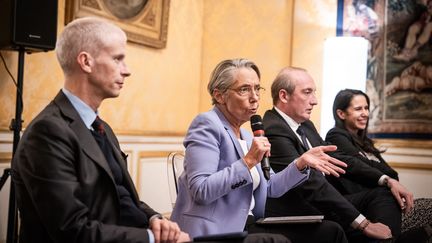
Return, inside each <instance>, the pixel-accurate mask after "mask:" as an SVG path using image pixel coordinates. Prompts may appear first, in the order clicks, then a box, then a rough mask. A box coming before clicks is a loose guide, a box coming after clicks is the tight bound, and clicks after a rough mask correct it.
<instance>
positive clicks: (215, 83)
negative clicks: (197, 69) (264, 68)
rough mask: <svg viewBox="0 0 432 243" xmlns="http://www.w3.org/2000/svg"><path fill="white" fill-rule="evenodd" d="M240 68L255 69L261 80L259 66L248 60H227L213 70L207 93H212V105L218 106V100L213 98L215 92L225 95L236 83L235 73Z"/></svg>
mask: <svg viewBox="0 0 432 243" xmlns="http://www.w3.org/2000/svg"><path fill="white" fill-rule="evenodd" d="M240 68H251V69H253V70H254V71H255V72H256V74H257V75H258V78H259V79H260V78H261V74H260V71H259V69H258V66H257V65H256V64H255V63H254V62H252V61H250V60H247V59H243V58H237V59H227V60H224V61H222V62H220V63H219V64H218V65H217V66H216V67H215V69H214V70H213V72H212V74H211V76H210V81H209V83H208V85H207V91H208V92H209V93H210V96H211V97H212V104H213V105H214V104H217V101H216V99H215V98H214V97H213V91H214V90H216V89H217V90H219V91H220V92H222V93H225V92H226V91H227V90H228V89H229V87H231V85H233V83H234V81H235V80H234V71H235V70H238V69H240Z"/></svg>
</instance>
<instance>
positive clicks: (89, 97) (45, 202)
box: [12, 18, 189, 243]
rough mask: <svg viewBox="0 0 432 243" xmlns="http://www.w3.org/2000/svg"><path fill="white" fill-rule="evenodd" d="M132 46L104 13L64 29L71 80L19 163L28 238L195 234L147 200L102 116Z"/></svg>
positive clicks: (136, 238) (36, 125)
mask: <svg viewBox="0 0 432 243" xmlns="http://www.w3.org/2000/svg"><path fill="white" fill-rule="evenodd" d="M125 49H126V35H125V33H124V32H123V31H122V30H121V29H120V28H118V27H117V26H115V25H112V24H110V23H108V22H106V21H103V20H100V19H97V18H82V19H77V20H75V21H73V22H71V23H69V24H68V25H67V26H66V27H65V29H64V31H63V33H62V34H61V35H60V37H59V39H58V41H57V46H56V53H57V57H58V60H59V63H60V65H61V67H62V69H63V72H64V76H65V83H64V87H63V89H62V90H61V91H60V92H59V93H58V94H57V96H56V97H55V98H54V100H53V101H52V102H51V103H50V104H49V105H48V106H47V107H46V108H45V109H44V110H43V111H42V112H41V113H40V114H39V115H38V116H37V117H36V118H35V119H34V120H33V121H32V122H31V123H30V124H29V126H28V127H27V129H26V130H25V132H24V134H23V137H22V139H21V141H20V143H19V146H18V149H17V151H16V154H15V156H14V160H13V163H12V169H13V174H12V178H13V180H14V183H15V185H16V193H17V202H18V207H19V210H20V216H21V226H20V242H21V243H26V242H44V243H48V242H62V243H64V242H159V241H164V242H165V241H166V242H177V241H188V240H189V236H188V235H187V234H186V233H183V232H182V231H180V229H179V227H178V225H177V224H176V223H174V222H171V221H169V220H167V219H164V218H163V217H162V216H161V215H160V214H158V213H157V212H155V211H154V210H153V209H151V208H150V207H149V206H148V205H146V204H145V203H143V202H141V201H139V198H138V194H137V192H136V190H135V187H134V185H133V183H132V180H131V178H130V176H129V173H128V172H127V167H126V156H125V154H123V153H122V152H121V150H120V147H119V143H118V141H117V139H116V137H115V135H114V133H113V131H112V129H111V128H110V127H109V125H108V124H106V123H105V122H103V121H102V120H100V118H99V117H98V108H99V106H100V105H101V103H102V101H103V100H104V99H106V98H114V97H117V96H118V95H119V94H120V89H121V88H122V86H123V83H124V80H125V78H126V77H128V76H129V75H130V73H129V70H128V68H127V66H126V64H125V62H124V60H125Z"/></svg>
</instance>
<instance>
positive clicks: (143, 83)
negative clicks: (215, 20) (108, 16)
mask: <svg viewBox="0 0 432 243" xmlns="http://www.w3.org/2000/svg"><path fill="white" fill-rule="evenodd" d="M64 6H65V4H64V0H60V1H59V11H58V33H60V32H61V31H62V30H63V26H64ZM202 20H203V2H202V1H196V0H181V1H176V0H174V1H171V5H170V16H169V27H168V42H167V46H166V48H165V49H153V48H149V47H145V46H142V45H137V44H129V45H128V47H127V59H126V62H127V64H128V65H129V68H130V69H131V72H132V76H131V77H130V78H128V79H127V80H126V85H125V86H124V88H123V90H122V93H121V95H120V97H119V98H117V99H113V100H107V101H105V102H104V103H103V105H102V108H101V116H102V117H103V118H104V119H105V120H107V121H108V122H109V123H110V125H111V126H112V127H113V128H114V129H115V130H116V131H117V132H118V133H123V134H124V133H126V134H158V135H167V134H168V135H173V134H184V132H185V130H186V129H187V127H188V125H189V123H190V121H191V119H192V118H193V117H194V116H195V115H196V114H197V113H198V108H199V102H198V101H199V93H200V92H199V88H200V78H201V58H202V47H201V46H202V27H203V24H202ZM2 53H3V55H4V56H5V58H6V61H7V64H8V66H9V67H10V69H11V71H12V73H13V75H14V76H16V66H17V56H18V53H17V52H11V51H2ZM0 80H1V82H0V103H1V104H2V105H1V106H0V130H3V131H4V130H7V128H8V126H9V122H10V119H11V118H12V117H13V116H15V87H14V86H13V83H12V81H11V80H10V78H9V77H8V75H7V73H6V71H5V69H4V68H3V65H1V67H0ZM62 80H63V76H62V72H61V70H60V67H59V65H58V64H57V60H56V58H55V53H54V52H53V51H51V52H48V53H35V54H31V55H26V56H25V73H24V92H23V94H24V113H23V119H24V121H25V122H24V126H26V125H27V124H28V122H29V121H31V120H32V119H33V118H34V116H35V115H36V114H37V113H39V112H40V110H41V109H42V108H43V107H44V106H45V105H47V104H48V102H49V101H50V100H51V99H52V98H53V96H54V95H55V94H56V93H57V92H58V90H59V89H60V88H61V87H62V85H63V81H62Z"/></svg>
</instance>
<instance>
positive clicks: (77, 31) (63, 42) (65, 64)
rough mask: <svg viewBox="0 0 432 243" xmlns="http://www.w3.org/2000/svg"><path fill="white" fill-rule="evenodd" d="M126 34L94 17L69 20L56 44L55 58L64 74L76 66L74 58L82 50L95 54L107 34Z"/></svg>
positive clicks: (103, 45) (100, 47) (69, 72)
mask: <svg viewBox="0 0 432 243" xmlns="http://www.w3.org/2000/svg"><path fill="white" fill-rule="evenodd" d="M113 34H121V35H124V36H125V37H126V34H125V33H124V32H123V30H121V29H120V28H119V27H118V26H116V25H114V24H111V23H109V22H107V21H106V20H103V19H100V18H96V17H84V18H79V19H76V20H74V21H72V22H70V23H69V24H68V25H66V27H65V28H64V30H63V32H62V33H61V34H60V36H59V38H58V40H57V44H56V54H57V59H58V61H59V63H60V66H61V68H62V69H63V72H64V73H65V75H67V74H71V73H72V72H73V70H74V69H75V68H76V65H77V63H76V58H77V56H78V54H79V53H80V52H82V51H86V52H88V53H90V54H91V55H93V56H97V55H98V54H99V51H100V50H101V49H102V48H103V47H105V43H106V40H107V39H108V38H107V35H113Z"/></svg>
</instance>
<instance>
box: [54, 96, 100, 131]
mask: <svg viewBox="0 0 432 243" xmlns="http://www.w3.org/2000/svg"><path fill="white" fill-rule="evenodd" d="M62 91H63V93H64V94H65V95H66V97H67V98H68V100H69V101H70V102H71V103H72V106H73V107H74V108H75V110H76V111H77V112H78V114H79V116H80V117H81V119H82V120H83V122H84V124H85V126H86V127H87V128H88V129H92V126H91V124H92V123H93V122H94V120H95V119H96V116H97V115H98V112H97V111H96V112H95V111H93V109H92V108H90V106H88V105H87V104H86V103H84V101H82V100H81V99H80V98H78V96H76V95H74V94H72V93H71V92H70V91H69V90H67V89H66V88H62Z"/></svg>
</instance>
